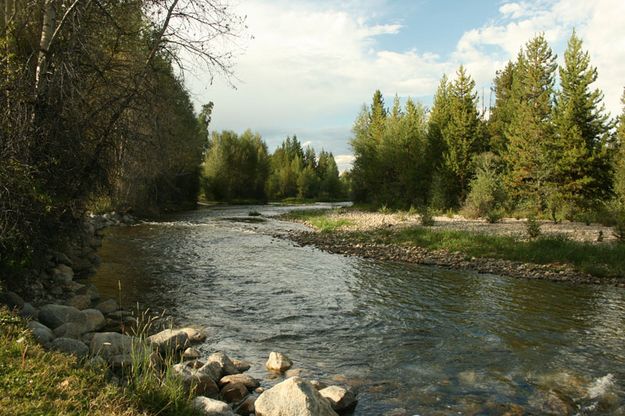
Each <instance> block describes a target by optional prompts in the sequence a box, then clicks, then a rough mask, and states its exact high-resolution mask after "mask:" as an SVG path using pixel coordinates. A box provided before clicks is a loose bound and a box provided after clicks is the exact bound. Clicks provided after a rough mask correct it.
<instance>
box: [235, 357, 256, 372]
mask: <svg viewBox="0 0 625 416" xmlns="http://www.w3.org/2000/svg"><path fill="white" fill-rule="evenodd" d="M232 363H233V364H234V366H235V367H236V368H237V370H239V373H245V372H246V371H247V370H249V369H250V368H251V367H252V364H251V363H250V362H249V361H244V360H237V359H236V358H233V359H232Z"/></svg>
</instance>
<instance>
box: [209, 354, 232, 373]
mask: <svg viewBox="0 0 625 416" xmlns="http://www.w3.org/2000/svg"><path fill="white" fill-rule="evenodd" d="M206 362H207V363H210V362H216V363H218V364H219V365H220V366H221V376H220V377H219V378H221V377H224V376H229V375H232V374H239V370H238V369H237V367H236V366H235V365H234V363H233V362H232V360H230V358H229V357H228V356H227V355H226V354H224V353H223V352H216V353H213V354H211V355H209V356H208V358H207V359H206Z"/></svg>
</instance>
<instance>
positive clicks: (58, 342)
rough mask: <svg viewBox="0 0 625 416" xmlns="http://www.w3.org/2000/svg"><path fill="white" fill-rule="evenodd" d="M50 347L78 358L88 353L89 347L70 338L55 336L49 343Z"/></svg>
mask: <svg viewBox="0 0 625 416" xmlns="http://www.w3.org/2000/svg"><path fill="white" fill-rule="evenodd" d="M50 348H52V349H53V350H57V351H61V352H64V353H65V354H71V355H75V356H76V357H78V358H85V357H87V356H88V355H89V348H88V347H87V346H86V345H85V343H84V342H82V341H78V340H77V339H72V338H57V339H55V340H53V341H52V342H51V343H50Z"/></svg>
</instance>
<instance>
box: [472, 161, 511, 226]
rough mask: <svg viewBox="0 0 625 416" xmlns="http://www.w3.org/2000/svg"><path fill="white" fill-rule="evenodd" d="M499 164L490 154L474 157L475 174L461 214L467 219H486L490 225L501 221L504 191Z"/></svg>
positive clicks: (504, 197)
mask: <svg viewBox="0 0 625 416" xmlns="http://www.w3.org/2000/svg"><path fill="white" fill-rule="evenodd" d="M500 164H501V163H500V160H499V158H498V157H497V156H496V155H494V154H492V153H483V154H481V155H479V156H478V157H476V160H475V165H476V170H477V173H476V175H475V178H473V179H472V180H471V183H470V185H469V188H470V192H469V195H468V197H467V200H466V203H465V205H464V208H463V214H464V215H465V216H467V217H468V218H480V217H481V218H486V219H487V220H488V222H491V223H494V222H497V221H499V219H501V216H502V215H503V210H504V203H505V201H506V191H505V189H504V186H503V182H502V174H501V172H500V170H501V167H500Z"/></svg>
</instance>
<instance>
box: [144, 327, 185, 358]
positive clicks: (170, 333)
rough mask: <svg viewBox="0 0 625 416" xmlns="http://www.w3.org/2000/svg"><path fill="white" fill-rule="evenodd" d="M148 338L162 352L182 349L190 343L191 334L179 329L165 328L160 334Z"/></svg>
mask: <svg viewBox="0 0 625 416" xmlns="http://www.w3.org/2000/svg"><path fill="white" fill-rule="evenodd" d="M146 340H147V342H148V343H149V344H150V345H152V347H154V348H156V349H158V350H159V351H161V352H162V353H171V352H176V351H181V350H184V349H185V348H186V347H187V345H188V344H189V336H188V335H187V333H186V332H184V331H182V330H179V329H165V330H163V331H161V332H159V333H158V334H154V335H152V336H149V337H147V338H146Z"/></svg>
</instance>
